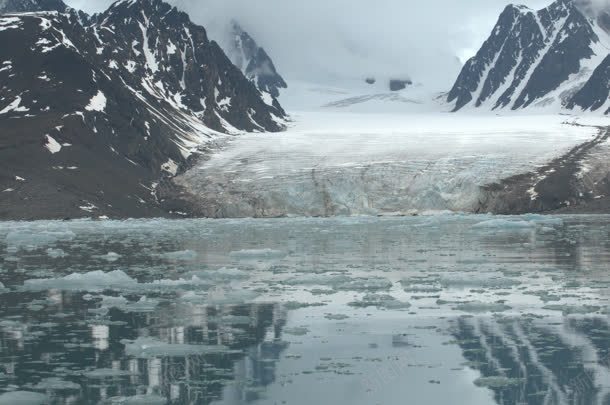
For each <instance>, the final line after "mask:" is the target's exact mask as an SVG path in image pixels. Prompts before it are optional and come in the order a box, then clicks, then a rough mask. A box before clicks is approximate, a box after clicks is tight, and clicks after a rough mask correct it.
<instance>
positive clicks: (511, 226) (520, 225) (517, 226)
mask: <svg viewBox="0 0 610 405" xmlns="http://www.w3.org/2000/svg"><path fill="white" fill-rule="evenodd" d="M535 227H536V224H535V223H533V222H529V221H522V220H510V219H490V220H487V221H483V222H479V223H478V224H474V225H473V226H472V228H473V229H481V230H494V231H528V230H530V229H532V228H535Z"/></svg>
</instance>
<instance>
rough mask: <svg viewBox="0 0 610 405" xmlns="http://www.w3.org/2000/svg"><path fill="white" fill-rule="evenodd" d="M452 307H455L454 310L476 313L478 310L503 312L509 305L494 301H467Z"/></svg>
mask: <svg viewBox="0 0 610 405" xmlns="http://www.w3.org/2000/svg"><path fill="white" fill-rule="evenodd" d="M453 309H455V310H456V311H464V312H472V313H478V312H503V311H508V310H509V309H511V307H509V306H508V305H504V304H501V303H495V302H481V301H473V302H467V303H464V304H460V305H458V306H456V307H455V308H453Z"/></svg>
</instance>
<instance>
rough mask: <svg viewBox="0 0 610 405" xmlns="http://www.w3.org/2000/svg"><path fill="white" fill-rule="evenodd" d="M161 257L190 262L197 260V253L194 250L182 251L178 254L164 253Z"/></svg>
mask: <svg viewBox="0 0 610 405" xmlns="http://www.w3.org/2000/svg"><path fill="white" fill-rule="evenodd" d="M159 256H160V257H161V258H163V259H166V260H171V261H185V262H188V261H191V260H195V259H196V258H197V252H195V251H192V250H180V251H177V252H167V253H162V254H160V255H159Z"/></svg>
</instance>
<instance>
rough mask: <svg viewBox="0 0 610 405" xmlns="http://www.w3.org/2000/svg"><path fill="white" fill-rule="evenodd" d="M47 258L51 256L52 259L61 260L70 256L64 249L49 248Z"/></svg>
mask: <svg viewBox="0 0 610 405" xmlns="http://www.w3.org/2000/svg"><path fill="white" fill-rule="evenodd" d="M47 256H49V257H50V258H52V259H59V258H62V257H66V256H68V254H67V253H66V252H64V250H63V249H53V248H48V249H47Z"/></svg>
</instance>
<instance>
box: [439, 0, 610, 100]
mask: <svg viewBox="0 0 610 405" xmlns="http://www.w3.org/2000/svg"><path fill="white" fill-rule="evenodd" d="M609 43H610V40H609V38H608V34H607V33H606V32H605V31H604V30H603V29H602V28H601V27H600V25H599V24H598V22H597V21H596V20H595V19H593V18H590V17H589V16H587V15H585V13H584V12H583V11H582V9H581V8H579V7H578V6H577V5H576V4H575V3H574V2H573V1H572V0H557V1H555V2H554V3H552V4H551V5H550V6H548V7H547V8H544V9H542V10H539V11H533V10H531V9H528V8H527V7H524V6H513V5H509V6H507V7H506V8H505V9H504V11H503V12H502V14H501V15H500V18H499V20H498V22H497V24H496V26H495V27H494V29H493V31H492V33H491V35H490V37H489V38H488V39H487V40H486V41H485V43H484V44H483V46H482V47H481V49H480V50H479V52H477V54H476V55H475V56H474V57H473V58H471V59H470V60H469V61H468V62H467V63H466V65H465V66H464V68H463V69H462V71H461V73H460V75H459V76H458V78H457V80H456V82H455V84H454V86H453V88H452V89H451V91H450V92H449V95H448V101H449V102H452V103H454V109H455V110H459V109H461V108H463V107H465V106H472V107H481V106H484V107H487V108H491V109H497V108H511V109H519V108H525V107H528V106H530V105H537V106H552V105H554V106H557V107H563V106H566V105H568V104H570V99H571V97H573V96H574V94H575V93H576V92H577V91H578V90H579V89H580V88H581V87H582V86H583V85H584V84H585V83H586V82H587V81H588V80H589V79H590V77H591V75H592V74H593V71H594V70H595V69H596V68H597V67H598V66H599V65H600V64H601V63H602V61H603V60H604V58H605V57H606V56H607V55H608V49H609V48H608V44H609Z"/></svg>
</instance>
